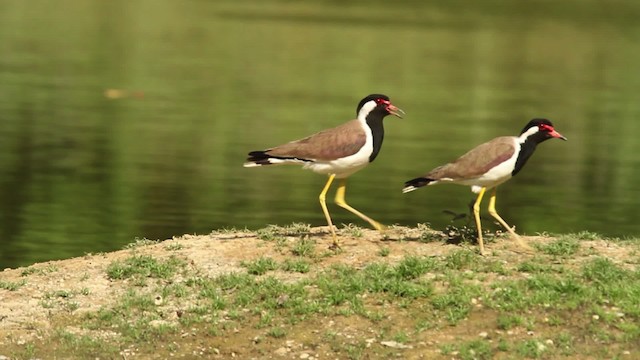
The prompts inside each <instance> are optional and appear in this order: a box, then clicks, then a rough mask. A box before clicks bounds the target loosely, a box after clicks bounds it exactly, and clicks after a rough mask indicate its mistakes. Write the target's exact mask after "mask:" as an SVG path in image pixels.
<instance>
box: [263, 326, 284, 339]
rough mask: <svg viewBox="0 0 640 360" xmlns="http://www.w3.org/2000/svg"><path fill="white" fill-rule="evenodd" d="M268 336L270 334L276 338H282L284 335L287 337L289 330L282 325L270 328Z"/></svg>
mask: <svg viewBox="0 0 640 360" xmlns="http://www.w3.org/2000/svg"><path fill="white" fill-rule="evenodd" d="M266 335H267V336H270V337H272V338H276V339H282V338H283V337H285V336H286V335H287V332H286V330H285V329H283V328H281V327H273V328H271V329H269V330H268V331H267V334H266Z"/></svg>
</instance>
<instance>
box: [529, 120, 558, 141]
mask: <svg viewBox="0 0 640 360" xmlns="http://www.w3.org/2000/svg"><path fill="white" fill-rule="evenodd" d="M523 135H524V137H526V138H527V139H531V140H533V141H535V142H536V143H541V142H543V141H545V140H548V139H551V138H558V139H562V140H567V138H566V137H564V136H563V135H562V134H560V133H559V132H557V131H556V130H555V129H554V128H553V124H552V123H551V121H549V120H547V119H533V120H531V121H529V123H528V124H527V125H526V126H525V127H524V129H522V132H521V133H520V136H521V137H522V136H523Z"/></svg>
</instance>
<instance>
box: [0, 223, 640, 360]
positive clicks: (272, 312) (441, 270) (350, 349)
mask: <svg viewBox="0 0 640 360" xmlns="http://www.w3.org/2000/svg"><path fill="white" fill-rule="evenodd" d="M269 231H271V234H272V235H273V236H275V237H285V236H286V237H287V239H286V243H287V245H286V246H287V251H286V252H283V251H277V250H276V252H275V255H273V256H274V257H270V256H269V255H262V256H260V257H257V258H254V259H251V260H245V261H243V262H242V263H241V265H242V266H243V267H244V268H245V270H246V271H244V270H243V271H238V272H231V273H225V274H218V275H215V276H214V275H209V274H208V273H207V272H206V271H202V269H198V268H196V267H191V266H189V267H187V266H185V261H184V260H181V259H179V258H177V257H175V256H173V257H171V256H170V257H162V258H160V257H152V256H148V255H139V254H135V253H133V254H130V255H129V256H128V257H125V258H122V259H121V260H118V261H114V262H112V263H111V264H109V266H108V267H107V269H106V272H105V275H106V276H107V278H109V279H111V280H113V281H114V284H122V286H123V288H124V289H125V291H123V292H122V293H121V294H120V295H117V296H116V298H115V300H114V301H113V302H112V303H110V304H106V305H104V306H102V307H101V308H99V309H98V310H95V311H89V312H83V313H82V314H77V313H79V312H77V311H75V310H77V308H78V301H79V299H80V298H81V297H82V296H88V295H91V290H90V289H89V288H88V287H83V288H79V289H65V288H60V289H57V290H53V291H50V292H47V293H45V294H44V295H43V297H42V298H41V299H40V300H39V301H40V302H41V303H40V304H41V306H43V307H46V308H47V309H58V308H59V309H62V310H64V312H63V313H64V314H65V317H62V318H60V319H59V320H58V321H59V323H58V324H59V325H58V326H59V327H57V328H55V327H54V330H55V329H58V330H57V332H56V331H54V334H56V335H55V336H53V337H52V338H51V339H52V340H51V341H55V343H56V345H55V347H56V350H55V351H57V352H56V353H55V354H65V353H74V354H80V355H81V356H83V357H96V356H101V357H107V358H108V357H118V356H119V353H120V352H121V351H122V349H126V348H130V347H132V346H135V347H136V348H139V349H140V350H139V351H140V353H141V354H145V355H151V354H154V355H157V356H159V357H163V356H164V357H167V356H169V352H175V353H177V354H180V353H181V351H183V352H182V354H186V353H189V354H191V353H192V351H195V350H194V349H195V348H193V347H192V348H190V352H185V347H188V346H191V345H189V344H192V343H193V344H197V343H200V344H207V346H209V344H210V346H211V347H212V348H217V349H220V350H221V351H227V353H224V355H225V356H227V355H229V354H230V352H229V351H230V350H229V349H233V348H245V347H246V346H247V341H251V339H253V340H252V344H251V348H252V349H262V350H250V351H263V352H262V353H257V352H252V353H251V354H252V355H251V356H254V357H260V356H263V355H265V354H271V353H272V352H273V350H274V349H275V348H277V347H280V346H285V345H282V344H285V341H289V340H292V339H295V341H296V345H291V346H290V347H291V349H294V348H295V349H299V350H300V351H301V349H305V351H307V350H309V351H310V352H311V351H312V350H313V349H315V348H321V347H323V346H326V349H327V350H326V351H328V352H329V354H330V355H329V357H332V358H345V359H362V358H388V357H396V358H412V357H416V356H419V355H420V354H422V352H424V351H427V350H429V349H431V350H433V349H439V350H440V352H441V353H442V354H443V355H446V356H447V357H448V358H456V359H491V358H495V357H500V358H530V359H536V358H558V357H559V358H562V357H566V356H569V357H574V358H580V357H584V356H592V355H593V356H596V357H599V358H615V357H617V356H621V355H622V354H623V351H626V350H629V349H631V350H632V351H633V349H634V348H633V345H634V344H636V343H637V341H639V340H640V325H638V324H640V270H638V268H637V264H638V263H640V261H637V260H638V259H634V258H630V260H629V261H625V262H619V261H616V260H613V259H610V258H607V257H602V256H597V255H594V254H591V253H586V252H583V251H581V250H580V243H579V241H581V240H579V239H577V237H578V236H577V235H571V236H567V237H560V238H558V239H556V240H553V241H551V242H550V243H547V245H545V246H543V247H540V253H538V254H536V255H533V256H513V257H504V258H496V257H495V256H487V257H483V256H479V255H477V253H476V251H475V250H476V249H475V248H470V249H466V248H465V247H464V246H463V247H453V248H452V249H451V250H450V251H449V252H447V253H445V254H444V255H438V256H419V255H415V254H409V253H407V254H405V255H404V256H402V257H396V256H393V257H391V256H389V255H390V253H391V249H394V250H393V251H394V255H398V254H400V253H399V252H398V250H396V249H397V247H395V245H393V244H390V245H389V244H388V245H387V246H385V247H382V248H380V249H379V250H378V253H377V254H375V253H374V254H371V255H370V257H369V258H368V259H369V260H368V261H366V262H349V261H348V260H349V259H350V258H348V257H347V261H334V259H335V258H333V257H321V256H318V255H317V254H316V251H315V246H316V245H315V241H314V240H313V237H311V236H309V229H308V228H306V227H304V226H291V227H287V228H283V227H271V228H270V230H269ZM285 234H286V235H285ZM411 236H413V237H414V241H415V232H414V233H413V235H411ZM291 237H294V238H291ZM580 237H582V238H584V239H583V240H588V239H589V237H590V235H589V234H587V233H585V234H582V235H580ZM265 241H272V240H268V239H266V240H265ZM575 244H577V247H576V245H575ZM272 246H273V247H274V248H275V247H276V246H275V244H272ZM166 250H170V249H166ZM636 256H637V255H636ZM276 257H277V258H282V257H284V260H282V261H276V260H275V258H276ZM35 272H36V271H34V272H33V273H35ZM303 274H304V275H303ZM145 279H153V281H144V280H145ZM125 280H130V281H125ZM82 284H83V286H84V284H85V283H82ZM13 286H15V285H6V286H3V288H5V289H6V290H10V288H11V287H13ZM149 324H154V325H149ZM68 326H70V328H75V329H80V330H81V331H79V332H77V333H76V332H75V331H74V332H73V333H72V332H69V331H63V330H60V329H65V328H66V327H68ZM320 329H322V330H320ZM476 329H478V330H476ZM449 330H451V331H452V333H454V334H456V335H455V338H452V337H444V338H442V337H440V338H439V336H441V334H447V333H448V331H449ZM89 331H97V332H98V333H101V332H104V333H109V334H115V335H113V336H111V337H106V338H99V337H91V336H87V335H84V334H85V333H87V332H89ZM480 331H482V332H486V334H485V335H483V336H479V335H478V333H480ZM185 334H187V335H185ZM434 338H435V339H438V342H437V343H429V344H428V345H427V346H426V347H425V346H423V345H419V344H421V343H425V342H429V341H432V339H434ZM192 339H193V340H192ZM585 339H586V340H585ZM389 340H392V341H395V342H397V343H399V344H407V345H408V346H407V348H402V347H400V348H389V347H386V346H383V345H381V344H380V343H381V342H383V341H389ZM33 344H35V345H32V346H35V347H34V348H32V349H26V348H25V347H24V346H23V348H22V349H21V350H20V351H22V352H21V353H20V354H22V353H26V352H27V350H28V351H29V352H30V353H31V354H32V355H31V357H42V354H43V353H42V352H38V351H41V350H39V349H41V348H40V347H39V346H40V345H38V343H37V342H34V343H33ZM157 344H160V345H159V346H160V347H158V345H157ZM171 344H173V345H171ZM226 344H229V345H226ZM274 344H281V345H277V346H276V345H274ZM298 344H299V345H298ZM589 344H600V345H599V346H598V352H597V354H595V353H594V352H593V349H592V348H590V347H589V346H588V345H589ZM194 346H195V345H194ZM202 346H204V345H202ZM270 346H276V347H275V348H270ZM296 346H300V347H296ZM223 349H226V350H223ZM431 350H429V351H431ZM291 351H294V350H291ZM295 351H298V350H295ZM16 354H17V353H16ZM210 354H212V353H210ZM260 354H262V355H260ZM291 354H293V355H295V356H298V353H297V352H296V353H294V352H292V353H291ZM431 354H433V353H431ZM594 354H595V355H594ZM244 355H246V354H243V356H244ZM633 355H638V353H637V352H634V353H633ZM265 356H266V355H265ZM425 356H427V355H425Z"/></svg>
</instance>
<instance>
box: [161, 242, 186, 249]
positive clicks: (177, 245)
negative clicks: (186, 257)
mask: <svg viewBox="0 0 640 360" xmlns="http://www.w3.org/2000/svg"><path fill="white" fill-rule="evenodd" d="M164 248H165V249H167V250H169V251H177V250H182V249H183V248H184V245H182V244H181V243H179V242H174V243H171V244H169V245H167V246H165V247H164Z"/></svg>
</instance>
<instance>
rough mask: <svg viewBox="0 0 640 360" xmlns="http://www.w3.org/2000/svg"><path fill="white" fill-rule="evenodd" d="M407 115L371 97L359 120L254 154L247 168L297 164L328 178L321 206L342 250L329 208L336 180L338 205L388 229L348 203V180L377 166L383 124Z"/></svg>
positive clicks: (380, 96) (384, 99) (360, 106)
mask: <svg viewBox="0 0 640 360" xmlns="http://www.w3.org/2000/svg"><path fill="white" fill-rule="evenodd" d="M404 114H405V112H404V111H403V110H402V109H400V108H398V107H396V106H395V105H393V104H392V103H391V101H390V100H389V97H388V96H386V95H383V94H371V95H368V96H366V97H365V98H363V99H362V100H360V102H359V103H358V106H357V108H356V118H355V119H353V120H351V121H348V122H346V123H343V124H342V125H339V126H337V127H334V128H330V129H326V130H322V131H320V132H318V133H315V134H313V135H310V136H307V137H305V138H302V139H299V140H294V141H291V142H288V143H286V144H282V145H279V146H275V147H272V148H269V149H266V150H259V151H251V152H249V154H248V155H249V157H248V158H247V160H246V162H245V163H244V167H256V166H266V165H281V164H297V165H302V167H303V169H309V170H311V171H314V172H316V173H320V174H326V175H328V177H329V178H328V180H327V182H326V184H325V185H324V187H323V189H322V191H321V192H320V196H319V197H318V198H319V200H320V206H321V208H322V212H323V213H324V216H325V218H326V220H327V224H328V225H329V229H330V231H331V236H332V239H333V244H332V247H333V248H339V247H340V246H339V244H338V241H337V238H336V232H335V230H334V227H333V223H332V221H331V215H330V214H329V211H328V209H327V205H326V201H325V198H326V194H327V191H328V190H329V188H330V187H331V184H332V183H333V181H334V179H336V180H338V188H337V190H336V196H335V202H336V204H338V206H340V207H342V208H344V209H346V210H348V211H350V212H352V213H353V214H355V215H357V216H359V217H360V218H362V219H363V220H365V221H367V222H368V223H370V224H371V226H373V227H374V228H375V229H376V230H379V231H382V230H384V226H383V225H382V224H380V223H379V222H377V221H375V220H373V219H371V218H370V217H368V216H366V215H365V214H363V213H361V212H360V211H358V210H356V209H354V208H353V207H351V206H350V205H349V204H347V202H346V201H345V191H346V185H347V178H348V177H349V176H351V175H353V174H354V173H355V172H357V171H359V170H361V169H363V168H364V167H366V166H367V165H368V164H369V163H371V162H373V161H374V160H375V159H376V157H377V156H378V154H379V152H380V149H381V147H382V140H383V139H384V127H383V123H382V120H383V119H384V118H385V117H386V116H387V115H394V116H396V117H398V118H402V117H403V116H404Z"/></svg>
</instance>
